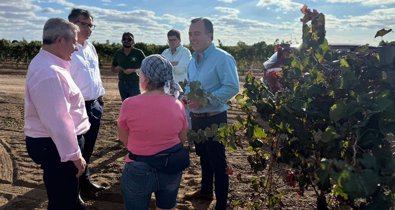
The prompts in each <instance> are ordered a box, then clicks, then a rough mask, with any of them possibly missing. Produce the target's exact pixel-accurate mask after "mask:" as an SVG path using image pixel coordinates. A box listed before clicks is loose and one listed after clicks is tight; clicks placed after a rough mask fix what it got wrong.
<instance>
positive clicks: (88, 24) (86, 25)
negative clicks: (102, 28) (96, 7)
mask: <svg viewBox="0 0 395 210" xmlns="http://www.w3.org/2000/svg"><path fill="white" fill-rule="evenodd" d="M76 23H80V24H81V25H82V26H84V27H88V28H89V29H91V30H93V29H95V28H96V25H93V24H91V23H85V22H82V21H77V22H76Z"/></svg>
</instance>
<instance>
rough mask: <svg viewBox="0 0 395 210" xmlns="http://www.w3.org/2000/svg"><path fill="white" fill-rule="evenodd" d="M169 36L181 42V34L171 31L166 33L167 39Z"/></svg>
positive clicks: (174, 30)
mask: <svg viewBox="0 0 395 210" xmlns="http://www.w3.org/2000/svg"><path fill="white" fill-rule="evenodd" d="M169 36H175V37H177V39H178V40H181V33H180V31H178V30H176V29H171V30H170V31H169V32H167V37H169Z"/></svg>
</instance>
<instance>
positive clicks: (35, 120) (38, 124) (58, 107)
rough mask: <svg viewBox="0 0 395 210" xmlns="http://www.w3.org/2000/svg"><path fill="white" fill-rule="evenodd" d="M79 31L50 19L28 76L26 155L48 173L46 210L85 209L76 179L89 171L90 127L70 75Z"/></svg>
mask: <svg viewBox="0 0 395 210" xmlns="http://www.w3.org/2000/svg"><path fill="white" fill-rule="evenodd" d="M78 30H79V29H78V26H76V25H75V24H73V23H70V22H68V21H66V20H64V19H61V18H51V19H49V20H48V21H47V22H46V23H45V25H44V30H43V45H42V48H41V49H40V52H39V53H38V54H37V55H36V56H35V57H34V58H33V60H32V61H31V62H30V64H29V68H28V70H27V75H26V89H25V110H24V120H25V124H24V131H25V135H26V149H27V152H28V154H29V156H30V157H31V158H32V160H33V161H34V162H35V163H37V164H39V165H40V166H41V168H42V169H43V171H44V173H43V180H44V183H45V188H46V190H47V195H48V208H47V209H48V210H71V209H73V210H83V209H85V206H84V205H82V204H81V203H79V202H78V201H79V200H78V177H79V176H80V175H81V174H82V173H83V171H84V170H85V165H86V163H85V160H84V158H83V156H82V152H81V151H82V144H83V141H84V137H83V135H82V134H84V133H86V132H87V131H88V130H89V126H90V124H89V121H88V116H87V113H86V110H85V103H84V98H83V96H82V94H81V92H80V89H79V88H78V87H77V85H76V84H75V83H74V81H73V79H72V78H71V75H70V71H69V70H70V63H69V61H70V59H71V54H72V53H73V52H74V51H76V50H77V47H76V43H77V32H78Z"/></svg>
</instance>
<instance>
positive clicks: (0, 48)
mask: <svg viewBox="0 0 395 210" xmlns="http://www.w3.org/2000/svg"><path fill="white" fill-rule="evenodd" d="M41 45H42V42H41V41H31V42H27V41H26V40H24V39H23V40H20V41H17V40H13V41H10V40H6V39H0V67H5V65H8V66H12V67H16V68H26V67H27V65H28V64H29V63H30V61H31V60H32V59H33V57H34V56H35V55H36V54H37V53H38V52H39V50H40V48H41ZM93 45H94V46H95V47H96V50H97V53H98V55H99V61H100V64H101V65H104V64H106V65H110V63H111V60H112V56H113V55H114V53H115V51H116V50H118V49H120V48H121V47H122V45H121V44H119V43H112V44H103V43H98V42H93ZM275 45H276V43H274V44H266V43H265V42H264V41H262V42H258V43H255V44H252V45H248V44H246V43H245V42H242V41H240V42H238V43H237V44H236V45H235V46H224V45H223V44H222V43H221V41H220V40H218V44H217V46H218V47H219V48H221V49H224V50H225V51H227V52H229V53H230V54H231V55H233V57H234V58H235V59H236V61H237V64H238V69H239V70H241V71H245V70H248V69H257V68H259V69H260V68H261V66H262V63H263V62H264V61H266V60H267V58H268V57H270V55H271V54H273V51H274V46H275ZM135 47H136V48H139V49H141V50H142V51H143V52H144V53H145V55H151V54H160V53H162V52H163V50H165V49H166V48H167V47H168V46H167V45H156V44H147V43H142V42H139V43H136V44H135ZM186 47H187V48H188V49H190V50H191V52H192V49H191V47H190V46H189V45H186Z"/></svg>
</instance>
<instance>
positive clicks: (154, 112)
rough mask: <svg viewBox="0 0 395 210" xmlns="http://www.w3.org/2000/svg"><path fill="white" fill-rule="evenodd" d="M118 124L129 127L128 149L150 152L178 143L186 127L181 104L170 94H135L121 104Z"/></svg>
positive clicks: (140, 153)
mask: <svg viewBox="0 0 395 210" xmlns="http://www.w3.org/2000/svg"><path fill="white" fill-rule="evenodd" d="M118 126H119V127H120V128H122V129H125V130H128V131H129V136H128V145H127V148H128V150H129V151H131V152H133V153H134V154H137V155H153V154H156V153H158V152H160V151H163V150H165V149H168V148H170V147H172V146H174V145H176V144H179V143H180V138H179V136H178V134H179V133H180V131H182V130H184V129H186V128H187V119H186V114H185V108H184V105H183V104H182V103H181V102H180V101H179V100H178V99H176V98H174V97H173V96H169V95H138V96H134V97H130V98H127V99H126V100H125V101H124V102H123V103H122V106H121V110H120V114H119V118H118Z"/></svg>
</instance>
